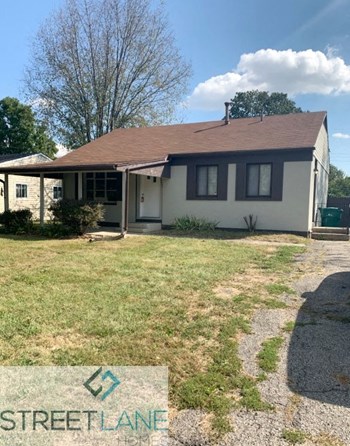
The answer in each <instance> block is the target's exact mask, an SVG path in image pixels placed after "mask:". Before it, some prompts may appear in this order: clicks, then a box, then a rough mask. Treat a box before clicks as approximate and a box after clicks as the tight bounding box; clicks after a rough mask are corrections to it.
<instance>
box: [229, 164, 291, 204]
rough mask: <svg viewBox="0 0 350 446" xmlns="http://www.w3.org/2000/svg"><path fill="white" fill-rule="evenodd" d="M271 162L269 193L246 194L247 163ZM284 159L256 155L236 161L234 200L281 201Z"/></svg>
mask: <svg viewBox="0 0 350 446" xmlns="http://www.w3.org/2000/svg"><path fill="white" fill-rule="evenodd" d="M248 164H271V165H272V172H271V195H270V196H269V197H268V196H264V195H263V196H257V197H251V196H248V195H247V165H248ZM283 177H284V160H281V159H277V160H276V159H273V158H272V157H266V158H265V157H262V156H261V157H256V159H248V160H247V161H243V160H242V162H238V163H236V201H283Z"/></svg>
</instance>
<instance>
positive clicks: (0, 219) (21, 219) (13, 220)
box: [0, 209, 33, 234]
mask: <svg viewBox="0 0 350 446" xmlns="http://www.w3.org/2000/svg"><path fill="white" fill-rule="evenodd" d="M32 217H33V214H32V212H31V211H30V210H29V209H19V210H17V211H11V210H8V211H5V212H3V213H2V214H0V224H2V225H3V226H4V228H5V232H7V233H9V234H28V233H29V232H30V231H31V230H32V228H33V220H32Z"/></svg>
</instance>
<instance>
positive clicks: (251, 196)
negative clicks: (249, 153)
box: [245, 162, 273, 199]
mask: <svg viewBox="0 0 350 446" xmlns="http://www.w3.org/2000/svg"><path fill="white" fill-rule="evenodd" d="M251 166H259V176H258V195H249V194H248V189H249V184H248V183H249V168H250V167H251ZM261 166H270V167H271V170H270V192H269V194H268V195H263V194H260V175H261ZM272 178H273V163H264V162H261V163H247V164H246V189H245V190H246V197H247V198H258V199H261V198H266V199H268V198H271V196H272Z"/></svg>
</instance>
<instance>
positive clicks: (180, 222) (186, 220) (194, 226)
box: [174, 215, 218, 231]
mask: <svg viewBox="0 0 350 446" xmlns="http://www.w3.org/2000/svg"><path fill="white" fill-rule="evenodd" d="M174 224H175V229H177V230H179V231H214V229H215V228H216V226H217V225H218V222H217V221H209V220H206V219H205V218H198V217H194V216H189V215H185V216H184V217H178V218H176V219H175V222H174Z"/></svg>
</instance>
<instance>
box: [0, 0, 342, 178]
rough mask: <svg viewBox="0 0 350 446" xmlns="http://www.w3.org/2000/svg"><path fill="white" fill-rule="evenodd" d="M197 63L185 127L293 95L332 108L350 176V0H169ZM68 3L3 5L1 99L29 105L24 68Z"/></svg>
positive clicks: (174, 22) (181, 42) (182, 40)
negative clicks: (238, 99)
mask: <svg viewBox="0 0 350 446" xmlns="http://www.w3.org/2000/svg"><path fill="white" fill-rule="evenodd" d="M163 3H164V5H165V9H166V11H167V13H168V18H169V22H170V25H171V27H172V29H173V32H174V34H175V37H176V40H177V44H178V46H179V48H180V50H181V52H182V54H183V55H184V56H185V58H186V59H187V60H188V61H190V62H191V63H192V68H193V76H192V78H191V81H190V87H189V91H188V97H187V98H186V104H187V108H186V109H185V110H184V111H183V113H182V115H183V120H184V122H194V121H205V120H212V119H220V118H221V117H222V116H223V110H224V107H223V102H224V101H225V100H229V99H231V98H232V97H233V96H234V94H235V92H236V91H239V90H247V89H252V88H260V89H265V90H269V91H285V92H287V93H288V94H289V95H290V96H291V97H292V98H293V99H294V100H295V101H296V103H297V105H299V106H300V107H302V108H303V109H304V110H309V111H316V110H327V112H328V124H329V134H330V148H331V162H332V163H333V164H335V165H336V166H337V167H340V168H341V169H343V170H344V171H346V172H347V174H349V175H350V107H349V105H350V1H349V0H293V1H281V0H264V1H261V0H244V1H242V0H215V1H214V0H163ZM61 4H63V0H35V1H33V2H29V1H28V0H16V1H13V2H9V1H4V2H3V4H2V8H1V15H0V54H1V69H0V98H2V97H5V96H15V97H18V98H20V99H23V84H22V82H21V79H22V78H23V70H24V67H25V65H26V63H27V61H28V57H29V50H30V40H31V38H32V36H33V35H34V34H35V32H36V30H37V28H38V26H39V24H40V23H41V22H42V21H43V20H44V19H45V17H47V16H48V15H49V14H50V11H52V10H53V9H54V8H57V7H58V6H60V5H61Z"/></svg>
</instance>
